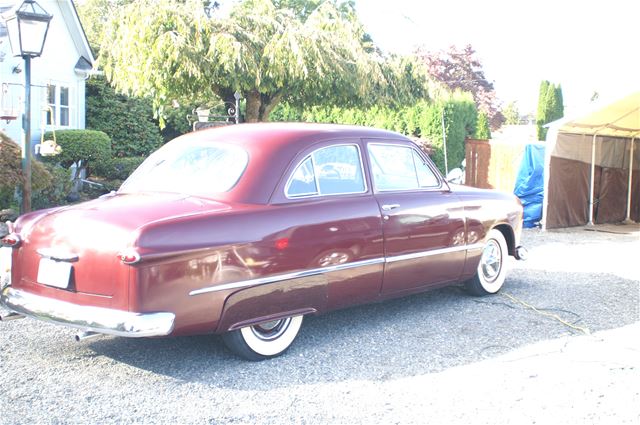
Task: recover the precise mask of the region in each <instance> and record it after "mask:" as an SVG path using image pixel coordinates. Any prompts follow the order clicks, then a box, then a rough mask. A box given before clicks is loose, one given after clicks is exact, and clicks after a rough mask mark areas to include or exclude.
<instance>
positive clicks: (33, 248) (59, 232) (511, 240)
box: [0, 124, 524, 360]
mask: <svg viewBox="0 0 640 425" xmlns="http://www.w3.org/2000/svg"><path fill="white" fill-rule="evenodd" d="M521 223H522V206H521V205H520V203H519V201H518V200H517V198H515V197H514V196H512V195H509V194H503V193H499V192H495V191H489V190H480V189H473V188H469V187H465V186H455V185H450V184H448V183H447V182H446V181H445V180H444V179H443V177H442V175H441V174H440V173H439V172H438V170H437V169H436V168H435V166H434V165H433V163H432V162H431V160H430V159H429V158H428V157H426V156H425V155H424V154H423V152H422V151H421V150H420V149H418V147H417V146H416V145H415V144H414V143H413V142H411V141H410V140H409V139H407V138H406V137H404V136H401V135H399V134H396V133H392V132H388V131H382V130H376V129H370V128H363V127H350V126H336V125H316V124H241V125H235V126H228V127H223V128H216V129H211V130H204V131H200V132H195V133H190V134H188V135H185V136H182V137H179V138H177V139H175V140H174V141H172V142H170V143H168V144H167V145H165V146H164V147H162V148H161V149H159V150H158V151H157V152H155V153H154V154H152V155H151V156H150V157H149V158H148V159H147V160H146V161H145V162H144V163H143V164H142V165H141V166H140V167H139V168H138V169H137V170H136V171H135V172H134V173H133V175H132V176H131V177H130V178H129V179H128V180H127V181H126V182H125V183H124V184H123V185H122V187H121V188H120V190H119V191H118V192H115V193H111V194H108V195H105V196H102V197H101V198H99V199H96V200H93V201H89V202H85V203H81V204H78V205H73V206H66V207H61V208H54V209H49V210H42V211H36V212H32V213H29V214H25V215H23V216H21V217H20V218H18V220H17V221H16V222H15V223H14V224H11V223H9V225H10V231H11V233H10V234H9V235H7V236H6V237H4V239H3V240H2V242H3V245H5V246H10V247H12V261H11V263H12V267H11V271H10V273H11V274H10V279H9V281H10V283H9V284H8V285H7V286H5V287H4V288H2V292H1V296H0V303H1V304H2V306H3V307H5V308H6V309H8V310H10V313H9V315H8V316H5V317H4V319H7V318H16V317H22V316H31V317H34V318H36V319H41V320H45V321H48V322H53V323H57V324H60V325H65V326H70V327H74V328H77V329H80V333H79V334H78V335H77V339H82V338H85V337H88V336H90V335H93V334H94V333H99V334H111V335H118V336H126V337H151V336H166V335H186V334H206V333H221V334H223V339H224V341H225V343H226V345H227V346H228V347H229V348H230V349H231V350H232V351H234V352H235V353H237V354H239V355H241V356H243V357H245V358H247V359H251V360H260V359H264V358H268V357H273V356H277V355H279V354H281V353H282V352H284V351H285V350H286V349H287V348H288V347H289V346H290V345H291V343H292V342H293V340H294V338H295V337H296V335H297V333H298V330H299V329H300V326H301V324H302V318H303V316H304V315H307V314H318V313H323V312H326V311H330V310H334V309H338V308H342V307H347V306H351V305H355V304H359V303H367V302H373V301H379V300H384V299H387V298H392V297H398V296H403V295H407V294H411V293H416V292H421V291H425V290H427V289H429V288H434V287H438V286H443V285H447V284H452V283H456V282H465V285H466V287H467V289H468V290H469V291H470V292H471V293H473V294H475V295H486V294H493V293H496V292H497V291H498V290H500V288H501V287H502V285H503V283H504V280H505V271H506V268H505V261H506V259H507V257H508V255H512V256H514V257H516V258H519V257H522V256H523V255H524V249H523V248H522V247H520V246H519V238H520V232H521Z"/></svg>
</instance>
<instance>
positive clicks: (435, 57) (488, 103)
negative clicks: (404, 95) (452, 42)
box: [417, 45, 504, 129]
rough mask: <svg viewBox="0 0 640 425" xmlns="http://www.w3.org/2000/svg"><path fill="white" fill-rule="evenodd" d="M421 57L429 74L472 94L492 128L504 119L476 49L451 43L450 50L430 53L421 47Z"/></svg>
mask: <svg viewBox="0 0 640 425" xmlns="http://www.w3.org/2000/svg"><path fill="white" fill-rule="evenodd" d="M417 55H418V57H419V58H420V59H421V60H422V61H423V62H424V63H425V64H426V66H427V70H428V73H429V75H431V76H432V77H433V78H434V79H435V80H436V81H439V82H441V83H442V84H444V85H445V86H447V87H448V88H449V89H450V90H451V91H454V90H462V91H466V92H469V93H471V94H472V95H473V100H474V101H475V103H476V105H477V107H478V110H479V111H481V112H484V113H485V114H486V115H487V117H488V118H489V122H490V124H491V128H493V129H496V128H498V127H500V126H501V125H502V123H503V122H504V116H503V115H502V113H501V112H500V108H499V102H498V100H497V98H496V94H495V90H494V88H493V83H491V82H489V80H487V78H486V77H485V75H484V70H483V69H482V63H481V62H480V60H479V59H478V58H477V56H476V51H475V50H474V49H473V47H471V45H467V46H465V47H464V48H462V49H460V48H457V47H455V46H451V47H450V48H449V50H447V51H439V52H428V51H425V50H424V49H419V50H418V52H417Z"/></svg>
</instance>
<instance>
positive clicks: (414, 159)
mask: <svg viewBox="0 0 640 425" xmlns="http://www.w3.org/2000/svg"><path fill="white" fill-rule="evenodd" d="M369 158H370V160H371V171H372V177H373V183H374V185H375V187H376V189H377V190H380V191H388V190H416V189H420V188H423V187H436V186H438V185H439V184H440V183H439V181H438V178H437V177H436V175H435V174H434V173H433V171H432V170H431V168H429V166H428V165H427V164H426V163H425V161H424V160H423V159H422V157H420V155H419V154H418V153H417V152H416V151H415V150H414V149H413V148H411V147H409V146H400V145H379V144H370V145H369Z"/></svg>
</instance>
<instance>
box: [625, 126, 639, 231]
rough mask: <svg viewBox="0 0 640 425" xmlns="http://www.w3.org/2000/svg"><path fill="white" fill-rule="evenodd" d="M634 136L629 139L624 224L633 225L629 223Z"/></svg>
mask: <svg viewBox="0 0 640 425" xmlns="http://www.w3.org/2000/svg"><path fill="white" fill-rule="evenodd" d="M635 140H636V138H635V136H634V137H632V138H631V148H630V149H629V188H628V189H627V218H626V219H625V220H624V222H625V223H633V221H631V183H632V182H633V143H634V142H635Z"/></svg>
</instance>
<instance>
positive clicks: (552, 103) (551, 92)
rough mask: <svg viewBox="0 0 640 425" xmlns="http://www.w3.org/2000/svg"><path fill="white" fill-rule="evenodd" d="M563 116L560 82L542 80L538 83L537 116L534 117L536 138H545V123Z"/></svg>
mask: <svg viewBox="0 0 640 425" xmlns="http://www.w3.org/2000/svg"><path fill="white" fill-rule="evenodd" d="M563 116H564V101H563V97H562V87H561V86H560V84H558V85H554V84H553V83H551V82H549V81H547V80H543V81H542V82H541V83H540V93H539V95H538V116H537V117H536V125H537V134H538V140H546V138H547V129H546V128H544V125H545V124H548V123H550V122H553V121H555V120H558V119H560V118H562V117H563Z"/></svg>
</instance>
